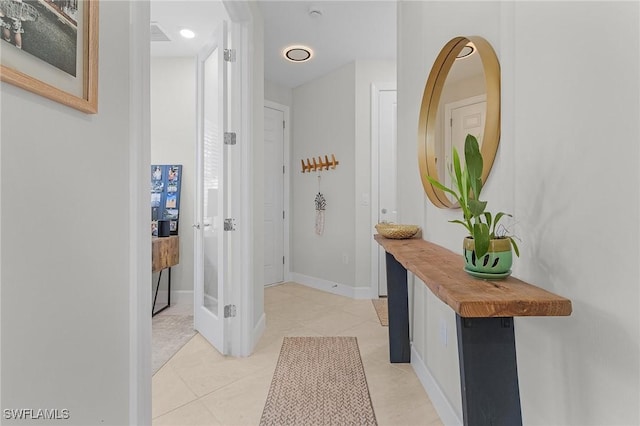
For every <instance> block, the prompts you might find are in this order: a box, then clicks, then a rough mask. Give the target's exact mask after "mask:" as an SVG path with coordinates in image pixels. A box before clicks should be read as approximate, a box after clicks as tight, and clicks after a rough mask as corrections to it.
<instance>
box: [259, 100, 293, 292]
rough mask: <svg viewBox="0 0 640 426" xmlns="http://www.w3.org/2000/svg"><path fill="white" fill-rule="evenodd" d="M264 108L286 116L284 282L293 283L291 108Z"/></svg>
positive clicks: (273, 104)
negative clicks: (291, 256)
mask: <svg viewBox="0 0 640 426" xmlns="http://www.w3.org/2000/svg"><path fill="white" fill-rule="evenodd" d="M264 106H265V107H268V108H272V109H275V110H278V111H282V113H283V116H284V147H283V149H284V158H283V161H284V166H285V167H284V177H283V179H284V186H283V191H284V194H283V198H282V204H283V206H282V208H283V209H284V247H283V248H284V274H283V279H284V281H291V263H290V262H291V259H290V245H289V240H290V238H291V237H290V234H289V232H290V224H291V222H290V220H291V219H290V217H291V214H290V212H291V114H290V108H289V107H288V106H286V105H282V104H279V103H276V102H272V101H267V100H265V101H264Z"/></svg>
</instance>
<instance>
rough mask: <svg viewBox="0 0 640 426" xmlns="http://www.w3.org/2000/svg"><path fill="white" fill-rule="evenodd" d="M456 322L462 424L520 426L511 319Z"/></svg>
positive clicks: (463, 319)
mask: <svg viewBox="0 0 640 426" xmlns="http://www.w3.org/2000/svg"><path fill="white" fill-rule="evenodd" d="M456 321H457V329H458V356H459V361H460V385H461V391H462V414H463V418H464V425H465V426H484V425H491V426H519V425H522V413H521V409H520V391H519V389H518V369H517V364H516V344H515V333H514V328H513V318H511V317H506V318H462V317H460V316H459V315H457V314H456Z"/></svg>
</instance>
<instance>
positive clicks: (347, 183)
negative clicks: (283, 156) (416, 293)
mask: <svg viewBox="0 0 640 426" xmlns="http://www.w3.org/2000/svg"><path fill="white" fill-rule="evenodd" d="M355 68H356V67H355V63H350V64H347V65H345V66H343V67H341V68H339V69H337V70H335V71H333V72H331V73H329V74H327V75H325V76H323V77H321V78H318V79H316V80H313V81H311V82H309V83H306V84H303V85H301V86H298V87H296V88H295V89H294V90H293V104H294V108H293V140H292V157H291V162H292V167H293V168H292V170H293V173H292V174H291V179H292V182H291V188H292V199H291V205H292V221H291V226H292V231H291V235H292V246H291V257H292V259H291V260H292V262H291V269H292V271H293V272H296V273H299V274H303V275H306V276H310V277H314V278H319V279H322V280H326V281H330V282H334V283H339V284H343V285H346V286H354V283H355V267H354V264H355V263H354V260H355V211H354V206H355V204H354V199H355V188H354V182H355V157H354V156H355V143H354V140H355V134H356V130H355ZM331 154H334V155H335V157H336V160H338V161H339V162H340V164H339V165H338V166H337V167H336V169H335V170H329V171H324V172H322V173H321V183H320V191H321V192H322V193H323V194H324V197H325V198H326V201H327V207H326V211H325V227H324V234H323V235H322V236H318V235H316V234H315V230H314V224H315V214H316V211H315V203H314V200H315V197H316V194H317V193H318V178H317V176H318V173H301V172H300V171H301V169H300V167H301V166H300V160H301V159H306V158H312V157H316V158H317V157H318V156H324V155H328V156H329V158H331ZM344 261H346V263H345V262H344Z"/></svg>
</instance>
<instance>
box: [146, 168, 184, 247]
mask: <svg viewBox="0 0 640 426" xmlns="http://www.w3.org/2000/svg"><path fill="white" fill-rule="evenodd" d="M181 182H182V165H180V164H177V165H176V164H161V165H158V164H154V165H152V166H151V235H152V236H154V237H157V236H158V221H159V220H169V221H170V222H169V224H170V229H171V235H178V217H179V213H180V183H181Z"/></svg>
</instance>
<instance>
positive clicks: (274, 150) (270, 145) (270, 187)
mask: <svg viewBox="0 0 640 426" xmlns="http://www.w3.org/2000/svg"><path fill="white" fill-rule="evenodd" d="M283 280H284V111H281V110H278V109H274V108H270V107H268V106H266V107H264V283H265V285H269V284H274V283H279V282H282V281H283Z"/></svg>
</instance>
